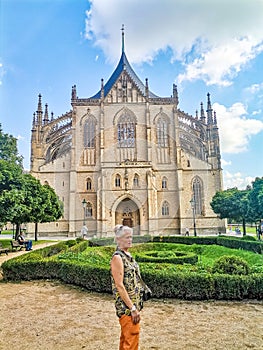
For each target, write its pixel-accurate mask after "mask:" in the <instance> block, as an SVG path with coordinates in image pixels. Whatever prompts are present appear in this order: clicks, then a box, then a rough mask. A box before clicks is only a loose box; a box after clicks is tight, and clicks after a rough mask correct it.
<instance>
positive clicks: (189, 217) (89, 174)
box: [29, 33, 224, 237]
mask: <svg viewBox="0 0 263 350" xmlns="http://www.w3.org/2000/svg"><path fill="white" fill-rule="evenodd" d="M122 35H123V37H122V53H121V58H120V61H119V63H118V65H117V67H116V69H115V71H114V72H113V74H112V76H111V77H110V79H109V80H108V81H107V82H106V84H104V81H103V80H101V89H100V91H98V92H97V93H96V94H95V95H94V96H92V97H89V98H79V97H78V96H77V89H76V86H75V85H74V86H73V87H72V96H71V105H72V109H71V110H70V111H69V112H67V113H65V114H63V115H61V116H59V117H57V118H54V116H53V115H52V114H51V116H49V113H48V106H47V105H45V108H44V111H43V108H42V98H41V95H39V100H38V108H37V111H36V113H34V118H33V125H32V136H31V174H32V175H33V176H35V177H36V178H38V179H40V180H41V182H42V183H48V184H49V185H50V186H52V187H53V188H54V189H55V191H56V193H57V195H58V196H59V198H60V200H61V201H62V202H63V206H64V215H63V218H61V219H60V220H58V221H57V222H55V223H48V224H39V233H40V235H42V234H50V235H68V236H69V237H70V236H72V237H75V236H78V235H79V234H80V231H81V228H82V226H83V224H85V225H86V226H87V227H88V230H89V234H90V235H91V236H92V235H97V236H98V237H102V236H103V237H104V236H112V235H113V227H114V226H115V225H116V224H123V225H128V226H130V227H133V229H134V233H135V234H138V235H144V234H151V235H155V234H161V235H172V234H183V233H185V229H186V228H189V229H190V233H193V224H194V221H195V223H196V232H197V234H202V233H217V232H219V231H221V232H222V231H224V221H222V220H220V219H219V218H218V217H217V215H216V214H214V212H213V211H212V209H211V207H210V202H211V200H212V197H213V195H214V194H215V192H216V191H218V190H221V189H222V169H221V162H220V158H221V156H220V147H219V135H218V127H217V121H216V114H215V113H214V112H213V110H212V107H211V101H210V95H209V94H208V95H207V109H206V111H205V110H204V107H203V104H202V103H201V110H200V113H198V112H196V115H195V116H191V115H188V114H186V113H185V112H183V111H181V110H180V109H179V108H178V104H179V101H178V93H177V87H176V86H175V85H173V87H172V95H171V96H170V97H159V96H157V95H155V94H154V93H152V92H151V91H150V89H149V86H148V80H147V79H146V80H145V83H142V81H141V80H140V79H139V78H138V76H137V75H136V73H135V72H134V70H133V68H132V67H131V65H130V63H129V61H128V59H127V57H126V54H125V50H124V33H122ZM190 201H191V203H190ZM30 231H33V227H31V226H30V225H29V232H30Z"/></svg>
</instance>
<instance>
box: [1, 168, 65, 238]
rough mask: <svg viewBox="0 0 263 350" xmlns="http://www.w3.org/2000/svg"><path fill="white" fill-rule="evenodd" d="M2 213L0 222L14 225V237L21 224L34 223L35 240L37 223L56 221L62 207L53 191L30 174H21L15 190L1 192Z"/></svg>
mask: <svg viewBox="0 0 263 350" xmlns="http://www.w3.org/2000/svg"><path fill="white" fill-rule="evenodd" d="M0 208H2V212H1V215H0V221H4V222H7V221H10V222H11V223H13V224H15V225H16V237H17V235H18V233H19V229H20V225H21V224H22V223H28V222H34V223H35V240H37V224H38V222H50V221H54V220H57V219H59V218H60V217H61V215H62V206H61V204H60V202H59V199H58V197H57V195H56V193H55V192H54V190H53V189H52V188H51V187H50V186H47V185H41V183H40V181H39V180H37V179H36V178H34V177H33V176H32V175H30V174H22V176H21V178H20V183H19V185H18V186H17V187H16V188H12V189H10V190H8V191H3V193H2V195H1V196H0Z"/></svg>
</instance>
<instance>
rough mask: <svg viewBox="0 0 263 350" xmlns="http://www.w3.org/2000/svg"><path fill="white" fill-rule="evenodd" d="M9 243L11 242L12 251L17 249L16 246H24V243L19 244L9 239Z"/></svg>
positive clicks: (20, 248)
mask: <svg viewBox="0 0 263 350" xmlns="http://www.w3.org/2000/svg"><path fill="white" fill-rule="evenodd" d="M10 243H11V247H12V251H14V250H17V249H18V248H19V250H22V249H23V248H26V246H25V245H24V244H19V242H18V241H10Z"/></svg>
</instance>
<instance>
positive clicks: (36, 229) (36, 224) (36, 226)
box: [35, 222, 38, 241]
mask: <svg viewBox="0 0 263 350" xmlns="http://www.w3.org/2000/svg"><path fill="white" fill-rule="evenodd" d="M37 232H38V223H37V222H35V241H37Z"/></svg>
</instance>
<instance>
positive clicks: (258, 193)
mask: <svg viewBox="0 0 263 350" xmlns="http://www.w3.org/2000/svg"><path fill="white" fill-rule="evenodd" d="M249 214H250V216H251V217H252V218H253V221H254V222H257V221H260V220H261V219H263V177H261V178H259V177H257V178H256V179H255V181H253V182H252V189H251V191H250V193H249Z"/></svg>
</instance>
